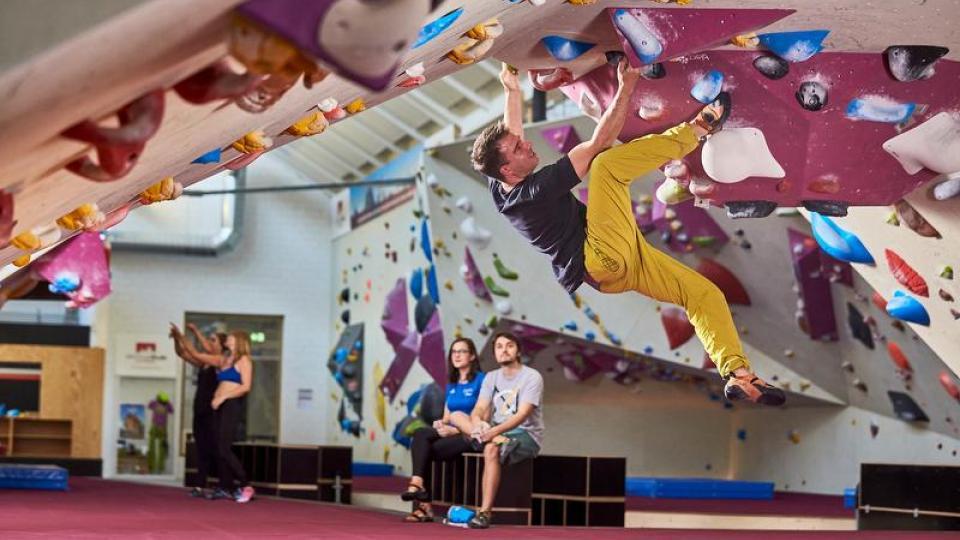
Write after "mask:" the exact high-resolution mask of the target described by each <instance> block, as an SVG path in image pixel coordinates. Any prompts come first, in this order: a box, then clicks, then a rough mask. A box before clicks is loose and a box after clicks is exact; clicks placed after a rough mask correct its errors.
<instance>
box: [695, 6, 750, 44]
mask: <svg viewBox="0 0 960 540" xmlns="http://www.w3.org/2000/svg"><path fill="white" fill-rule="evenodd" d="M678 3H679V2H678ZM730 43H732V44H734V45H736V46H737V47H742V48H744V49H756V48H757V47H759V46H760V38H758V37H757V33H756V32H750V33H749V34H741V35H739V36H734V37H732V38H731V39H730Z"/></svg>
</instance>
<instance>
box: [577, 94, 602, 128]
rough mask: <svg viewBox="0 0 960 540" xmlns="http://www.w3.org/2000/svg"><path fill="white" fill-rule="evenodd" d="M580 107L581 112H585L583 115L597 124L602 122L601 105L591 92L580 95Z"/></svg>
mask: <svg viewBox="0 0 960 540" xmlns="http://www.w3.org/2000/svg"><path fill="white" fill-rule="evenodd" d="M579 105H580V111H581V112H583V114H585V115H586V116H588V117H590V118H592V119H593V120H594V121H596V122H599V121H600V116H601V115H602V114H603V111H602V110H601V109H600V104H599V103H597V100H596V98H594V97H593V96H592V95H590V92H589V91H587V90H584V92H583V93H582V94H580V103H579Z"/></svg>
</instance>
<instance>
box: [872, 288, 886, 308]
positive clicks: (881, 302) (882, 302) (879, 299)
mask: <svg viewBox="0 0 960 540" xmlns="http://www.w3.org/2000/svg"><path fill="white" fill-rule="evenodd" d="M870 299H871V300H872V301H873V305H875V306H877V309H879V310H880V311H883V312H886V311H887V299H886V298H884V297H883V296H882V295H881V294H880V293H878V292H876V291H874V293H873V296H871V297H870Z"/></svg>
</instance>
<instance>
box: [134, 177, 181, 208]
mask: <svg viewBox="0 0 960 540" xmlns="http://www.w3.org/2000/svg"><path fill="white" fill-rule="evenodd" d="M182 193H183V184H181V183H180V182H177V181H175V180H174V179H173V177H172V176H168V177H166V178H164V179H163V180H161V181H159V182H157V183H156V184H154V185H152V186H150V187H148V188H147V189H145V190H143V192H141V193H140V204H142V205H144V206H146V205H148V204H153V203H158V202H163V201H172V200H173V199H176V198H177V197H179V196H180V195H181V194H182Z"/></svg>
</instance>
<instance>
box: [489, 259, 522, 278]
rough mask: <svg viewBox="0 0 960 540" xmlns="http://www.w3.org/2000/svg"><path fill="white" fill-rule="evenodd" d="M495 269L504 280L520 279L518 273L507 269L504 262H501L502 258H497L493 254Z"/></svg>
mask: <svg viewBox="0 0 960 540" xmlns="http://www.w3.org/2000/svg"><path fill="white" fill-rule="evenodd" d="M493 267H494V268H496V269H497V274H499V275H500V277H502V278H503V279H509V280H514V279H517V278H518V277H520V276H519V275H517V273H516V272H514V271H513V270H511V269H509V268H507V266H506V265H505V264H503V261H501V260H500V257H497V254H496V253H494V254H493Z"/></svg>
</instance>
